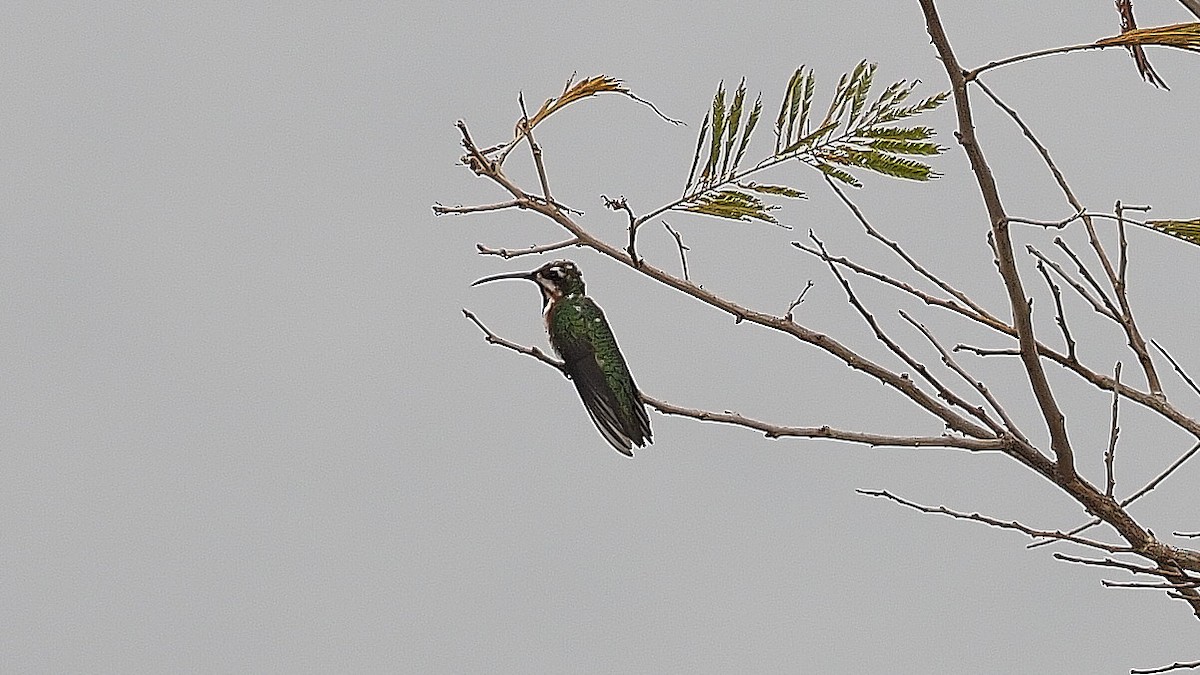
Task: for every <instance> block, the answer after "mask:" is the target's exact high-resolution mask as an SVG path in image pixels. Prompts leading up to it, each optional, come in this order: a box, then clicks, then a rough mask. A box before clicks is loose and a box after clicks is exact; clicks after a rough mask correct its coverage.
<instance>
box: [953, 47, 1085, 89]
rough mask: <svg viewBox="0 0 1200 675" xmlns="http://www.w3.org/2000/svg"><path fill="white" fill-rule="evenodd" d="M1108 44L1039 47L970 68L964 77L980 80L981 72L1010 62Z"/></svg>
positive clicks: (965, 78) (969, 80) (969, 79)
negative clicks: (1034, 50) (1025, 52)
mask: <svg viewBox="0 0 1200 675" xmlns="http://www.w3.org/2000/svg"><path fill="white" fill-rule="evenodd" d="M1106 46H1108V45H1098V44H1094V43H1091V42H1088V43H1085V44H1081V45H1071V46H1069V47H1054V48H1051V49H1039V50H1038V51H1036V52H1029V53H1027V54H1018V55H1016V56H1010V57H1008V58H1006V59H1000V60H998V61H991V62H989V63H986V64H984V65H982V66H979V67H978V68H975V69H973V70H968V71H967V72H966V73H964V74H963V79H964V80H966V81H967V82H971V81H972V80H974V81H976V82H978V79H977V78H978V77H979V76H980V74H982V73H985V72H987V71H989V70H991V69H993V68H999V67H1000V66H1007V65H1009V64H1010V63H1020V62H1021V61H1028V60H1029V59H1037V58H1041V57H1043V56H1050V55H1052V54H1067V53H1070V52H1078V51H1082V50H1085V49H1104V48H1105V47H1106Z"/></svg>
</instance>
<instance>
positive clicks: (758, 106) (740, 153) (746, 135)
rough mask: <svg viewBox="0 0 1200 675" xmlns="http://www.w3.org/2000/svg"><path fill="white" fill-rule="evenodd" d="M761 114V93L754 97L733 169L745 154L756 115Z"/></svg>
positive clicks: (756, 122) (756, 118)
mask: <svg viewBox="0 0 1200 675" xmlns="http://www.w3.org/2000/svg"><path fill="white" fill-rule="evenodd" d="M761 114H762V94H759V95H758V98H756V99H754V108H752V109H751V110H750V119H749V120H747V121H746V128H745V129H744V130H743V131H742V142H741V144H740V145H738V151H737V156H736V157H734V158H733V168H734V169H735V170H736V169H737V167H738V165H739V164H741V163H742V157H743V156H744V155H745V154H746V145H747V144H748V143H750V134H751V133H753V132H754V127H755V125H757V124H758V116H759V115H761Z"/></svg>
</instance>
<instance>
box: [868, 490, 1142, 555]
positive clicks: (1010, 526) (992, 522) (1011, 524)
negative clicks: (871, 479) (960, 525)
mask: <svg viewBox="0 0 1200 675" xmlns="http://www.w3.org/2000/svg"><path fill="white" fill-rule="evenodd" d="M855 492H857V493H859V494H862V495H867V496H868V497H883V498H886V499H890V500H892V501H894V502H896V503H898V504H903V505H904V506H907V507H909V508H911V509H916V510H917V511H920V512H922V513H936V514H940V515H944V516H950V517H951V518H957V519H959V520H971V521H975V522H977V523H983V524H984V525H989V526H991V527H998V528H1000V529H1004V530H1015V531H1017V532H1021V533H1022V534H1026V535H1028V536H1030V537H1038V538H1041V537H1050V538H1053V539H1061V540H1063V541H1069V542H1071V543H1074V544H1079V545H1080V546H1089V547H1091V548H1097V549H1100V550H1102V551H1108V552H1109V553H1131V552H1133V549H1132V548H1129V547H1128V546H1115V545H1113V544H1106V543H1104V542H1102V541H1095V540H1092V539H1083V538H1081V537H1076V536H1072V535H1069V534H1067V533H1065V532H1059V531H1057V530H1036V529H1034V528H1032V527H1028V526H1026V525H1022V524H1021V523H1018V522H1017V521H1015V520H997V519H995V518H991V517H988V516H984V515H981V514H978V513H963V512H961V511H952V510H950V509H948V508H946V507H945V506H925V505H924V504H918V503H916V502H913V501H909V500H907V499H904V498H903V497H897V496H896V495H894V494H892V493H891V492H888V491H887V490H855Z"/></svg>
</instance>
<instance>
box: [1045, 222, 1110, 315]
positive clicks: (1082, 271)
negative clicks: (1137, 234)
mask: <svg viewBox="0 0 1200 675" xmlns="http://www.w3.org/2000/svg"><path fill="white" fill-rule="evenodd" d="M1054 245H1055V246H1057V247H1059V248H1060V249H1062V251H1063V252H1064V253H1066V254H1067V256H1068V257H1070V258H1071V261H1072V262H1074V263H1075V269H1076V271H1078V272H1079V275H1080V276H1081V277H1083V279H1084V281H1087V282H1088V285H1089V286H1091V287H1092V290H1093V291H1095V292H1096V295H1097V296H1099V297H1100V299H1101V300H1103V301H1104V306H1105V307H1107V308H1108V311H1109V314H1110V315H1111V316H1112V317H1113V320H1114V321H1116V322H1117V323H1120V322H1121V318H1120V313H1119V312H1118V311H1117V308H1116V307H1115V306H1114V305H1113V302H1112V300H1110V299H1109V297H1108V294H1107V293H1105V292H1104V289H1102V288H1100V284H1099V283H1098V282H1097V281H1096V278H1095V277H1094V276H1092V272H1091V270H1089V269H1088V268H1087V265H1084V264H1083V261H1082V260H1080V259H1079V256H1078V255H1076V253H1075V251H1073V250H1072V249H1071V247H1070V245H1069V244H1067V242H1066V241H1065V240H1064V239H1063V238H1062V237H1055V238H1054ZM1100 251H1101V253H1100V255H1104V253H1103V251H1104V249H1100Z"/></svg>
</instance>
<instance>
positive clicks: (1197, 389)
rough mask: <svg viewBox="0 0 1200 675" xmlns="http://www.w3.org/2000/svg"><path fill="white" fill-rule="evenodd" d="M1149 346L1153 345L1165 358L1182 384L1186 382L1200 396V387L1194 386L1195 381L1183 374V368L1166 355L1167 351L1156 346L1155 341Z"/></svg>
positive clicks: (1160, 346) (1158, 345)
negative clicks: (1180, 378)
mask: <svg viewBox="0 0 1200 675" xmlns="http://www.w3.org/2000/svg"><path fill="white" fill-rule="evenodd" d="M1150 344H1152V345H1154V346H1155V347H1156V348H1157V349H1158V351H1159V352H1160V353H1161V354H1162V355H1163V356H1165V357H1167V361H1168V362H1170V364H1171V367H1173V368H1174V369H1175V372H1176V373H1179V376H1180V377H1182V378H1183V381H1184V382H1187V384H1188V386H1189V387H1191V388H1192V391H1194V392H1196V393H1197V394H1200V386H1196V381H1195V380H1193V379H1192V378H1191V377H1189V376H1188V374H1187V373H1186V372H1184V370H1183V367H1182V366H1180V365H1179V362H1178V361H1176V360H1175V359H1174V358H1173V357H1172V356H1171V355H1170V354H1169V353H1167V350H1166V349H1164V348H1163V346H1162V345H1160V344H1158V341H1157V340H1151V341H1150Z"/></svg>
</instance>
